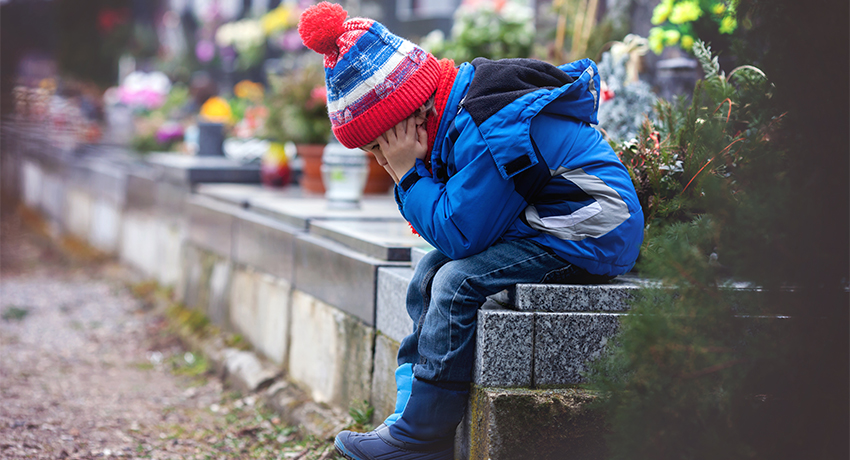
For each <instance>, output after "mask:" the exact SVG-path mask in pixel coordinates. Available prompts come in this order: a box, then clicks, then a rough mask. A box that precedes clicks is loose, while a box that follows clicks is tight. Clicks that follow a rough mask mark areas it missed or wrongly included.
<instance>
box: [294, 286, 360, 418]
mask: <svg viewBox="0 0 850 460" xmlns="http://www.w3.org/2000/svg"><path fill="white" fill-rule="evenodd" d="M291 324H292V330H291V336H290V337H291V341H290V348H289V377H290V378H291V379H292V380H294V381H296V382H297V383H299V384H300V385H303V386H304V387H305V388H307V389H309V392H310V394H311V396H312V398H313V400H314V401H316V402H319V403H327V404H330V405H333V406H335V407H338V408H342V409H344V410H347V409H348V408H349V407H350V406H351V404H352V403H353V402H354V401H358V400H368V399H369V397H370V395H371V381H372V356H373V354H374V340H375V331H374V329H373V328H371V327H369V326H366V325H364V324H363V322H362V321H360V320H359V319H357V318H355V317H353V316H351V315H348V314H345V313H343V312H342V311H340V310H338V309H336V308H334V307H332V306H330V305H328V304H327V303H324V302H322V301H321V300H319V299H317V298H315V297H313V296H311V295H309V294H306V293H304V292H301V291H299V290H295V291H293V294H292V323H291Z"/></svg>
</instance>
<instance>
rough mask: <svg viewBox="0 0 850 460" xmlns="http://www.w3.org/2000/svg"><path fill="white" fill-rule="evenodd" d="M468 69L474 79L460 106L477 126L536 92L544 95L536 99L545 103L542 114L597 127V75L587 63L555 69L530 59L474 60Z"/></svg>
mask: <svg viewBox="0 0 850 460" xmlns="http://www.w3.org/2000/svg"><path fill="white" fill-rule="evenodd" d="M472 66H473V67H474V68H475V75H474V76H473V78H472V82H471V83H470V85H469V91H468V92H467V94H466V98H465V99H464V102H463V106H464V108H465V109H466V110H467V111H469V114H470V115H471V116H472V119H473V120H474V121H475V124H476V125H478V126H481V125H483V124H484V123H485V121H486V120H487V119H488V118H490V117H491V116H493V115H495V114H496V113H498V112H499V111H500V110H502V109H503V108H505V107H506V106H508V105H510V104H511V103H513V102H514V101H516V100H517V99H521V98H523V96H528V95H529V93H534V92H536V91H540V90H545V91H543V92H541V93H540V94H539V95H538V96H537V97H544V98H546V99H548V103H547V105H546V106H545V107H543V108H542V111H546V112H554V113H558V114H561V115H566V116H570V117H573V118H577V119H579V120H582V121H585V122H587V123H591V124H596V123H597V119H596V112H597V108H598V102H597V101H598V91H597V89H596V88H598V87H599V75H598V71H597V70H596V65H595V64H594V63H593V61H591V60H589V59H583V60H580V61H576V62H572V63H569V64H564V65H562V66H560V67H555V66H553V65H552V64H549V63H547V62H543V61H538V60H534V59H502V60H498V61H491V60H489V59H485V58H477V59H475V60H473V61H472ZM582 77H584V78H582ZM577 80H580V81H579V82H578V83H579V84H578V85H577V87H575V88H573V86H574V85H573V84H574V83H576V81H577ZM547 95H548V96H552V97H548V98H547V97H546V96H547ZM550 105H551V107H550ZM535 114H536V112H535Z"/></svg>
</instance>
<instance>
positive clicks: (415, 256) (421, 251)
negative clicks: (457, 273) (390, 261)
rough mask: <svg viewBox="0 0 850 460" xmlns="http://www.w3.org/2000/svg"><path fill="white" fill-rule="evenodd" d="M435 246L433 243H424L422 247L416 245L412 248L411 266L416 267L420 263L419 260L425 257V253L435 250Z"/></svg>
mask: <svg viewBox="0 0 850 460" xmlns="http://www.w3.org/2000/svg"><path fill="white" fill-rule="evenodd" d="M433 250H434V248H433V247H431V245H424V246H420V247H415V248H411V249H410V266H411V267H412V268H414V269H416V266H417V265H419V261H420V260H422V258H423V257H425V254H428V253H429V252H431V251H433Z"/></svg>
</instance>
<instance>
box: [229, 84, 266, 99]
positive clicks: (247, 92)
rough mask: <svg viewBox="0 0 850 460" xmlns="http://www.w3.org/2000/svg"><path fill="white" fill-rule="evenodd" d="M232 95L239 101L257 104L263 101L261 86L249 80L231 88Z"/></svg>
mask: <svg viewBox="0 0 850 460" xmlns="http://www.w3.org/2000/svg"><path fill="white" fill-rule="evenodd" d="M233 94H234V95H235V96H236V97H238V98H240V99H248V100H251V101H254V102H259V101H261V100H263V94H264V90H263V85H261V84H259V83H254V82H252V81H251V80H242V81H240V82H239V83H237V84H236V85H235V86H234V87H233Z"/></svg>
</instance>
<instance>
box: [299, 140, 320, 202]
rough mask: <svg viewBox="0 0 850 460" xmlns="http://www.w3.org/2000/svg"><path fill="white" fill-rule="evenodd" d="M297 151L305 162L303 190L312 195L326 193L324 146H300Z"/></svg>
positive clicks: (302, 178) (302, 179) (302, 176)
mask: <svg viewBox="0 0 850 460" xmlns="http://www.w3.org/2000/svg"><path fill="white" fill-rule="evenodd" d="M295 149H296V150H297V152H298V156H299V157H301V160H302V161H303V169H302V172H301V189H302V190H304V191H307V192H310V193H325V185H324V184H323V183H322V152H324V150H325V146H324V144H298V145H296V146H295Z"/></svg>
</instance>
